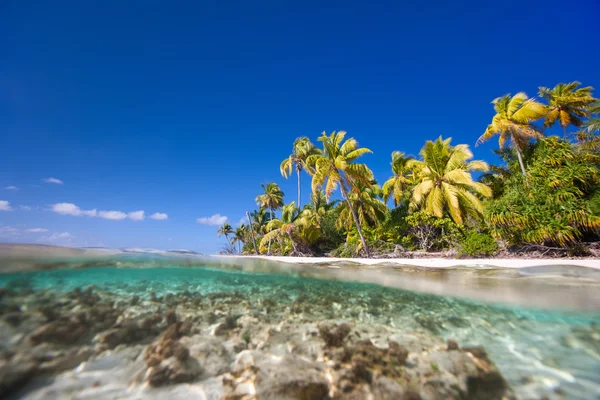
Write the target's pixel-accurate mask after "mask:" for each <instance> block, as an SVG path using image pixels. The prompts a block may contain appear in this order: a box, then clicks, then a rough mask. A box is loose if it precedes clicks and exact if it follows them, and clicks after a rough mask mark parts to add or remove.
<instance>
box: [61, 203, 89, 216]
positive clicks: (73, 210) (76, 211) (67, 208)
mask: <svg viewBox="0 0 600 400" xmlns="http://www.w3.org/2000/svg"><path fill="white" fill-rule="evenodd" d="M51 210H52V211H54V212H55V213H57V214H62V215H73V216H76V217H79V216H81V215H86V216H88V217H95V216H96V209H95V208H94V209H93V210H82V209H81V208H79V207H77V206H76V205H75V204H73V203H56V204H52V208H51Z"/></svg>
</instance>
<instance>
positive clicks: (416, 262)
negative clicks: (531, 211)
mask: <svg viewBox="0 0 600 400" xmlns="http://www.w3.org/2000/svg"><path fill="white" fill-rule="evenodd" d="M219 257H228V258H244V259H247V258H260V259H265V260H272V261H280V262H287V263H303V264H317V263H326V262H329V263H331V262H356V263H359V264H364V265H375V264H381V263H386V264H388V263H393V264H402V265H413V266H419V267H435V268H451V267H456V266H482V265H488V266H494V267H503V268H526V267H536V266H542V265H561V266H565V265H569V266H579V267H587V268H594V269H600V260H593V259H586V260H569V259H560V258H558V259H557V258H539V259H518V258H478V259H449V258H422V259H421V258H385V259H383V258H335V257H283V256H264V255H261V256H219Z"/></svg>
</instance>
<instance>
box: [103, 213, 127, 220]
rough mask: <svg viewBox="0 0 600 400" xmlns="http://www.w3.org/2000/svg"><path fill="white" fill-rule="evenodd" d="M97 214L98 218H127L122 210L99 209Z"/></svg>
mask: <svg viewBox="0 0 600 400" xmlns="http://www.w3.org/2000/svg"><path fill="white" fill-rule="evenodd" d="M98 216H99V217H100V218H104V219H112V220H115V221H119V220H121V219H125V218H127V214H125V213H124V212H123V211H100V212H99V213H98Z"/></svg>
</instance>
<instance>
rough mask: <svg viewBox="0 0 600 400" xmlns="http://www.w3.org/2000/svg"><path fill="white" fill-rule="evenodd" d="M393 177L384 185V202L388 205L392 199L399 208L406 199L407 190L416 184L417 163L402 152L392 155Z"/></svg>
mask: <svg viewBox="0 0 600 400" xmlns="http://www.w3.org/2000/svg"><path fill="white" fill-rule="evenodd" d="M391 165H392V173H393V174H394V176H392V177H391V178H390V179H388V180H387V181H386V182H385V183H384V184H383V188H382V190H383V200H384V201H385V202H386V203H387V202H388V200H389V199H390V197H392V198H393V199H394V206H395V207H398V205H400V203H402V201H403V200H404V198H405V194H406V192H407V189H408V188H410V187H411V186H412V185H414V183H415V167H414V166H415V163H414V159H413V158H412V157H410V156H409V157H406V156H405V154H404V153H403V152H401V151H394V152H393V153H392V163H391Z"/></svg>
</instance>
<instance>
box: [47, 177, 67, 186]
mask: <svg viewBox="0 0 600 400" xmlns="http://www.w3.org/2000/svg"><path fill="white" fill-rule="evenodd" d="M44 182H46V183H56V184H57V185H62V184H63V183H64V182H63V181H61V180H60V179H56V178H53V177H50V178H45V179H44Z"/></svg>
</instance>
